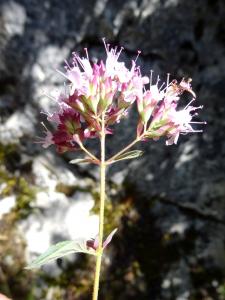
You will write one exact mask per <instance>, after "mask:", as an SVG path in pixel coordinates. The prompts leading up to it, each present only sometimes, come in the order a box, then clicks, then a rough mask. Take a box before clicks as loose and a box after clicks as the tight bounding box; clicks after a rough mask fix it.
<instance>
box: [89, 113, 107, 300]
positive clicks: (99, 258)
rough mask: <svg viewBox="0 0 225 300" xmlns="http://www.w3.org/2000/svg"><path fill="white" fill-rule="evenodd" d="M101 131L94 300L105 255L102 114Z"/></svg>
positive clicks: (95, 299) (103, 128)
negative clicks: (103, 254)
mask: <svg viewBox="0 0 225 300" xmlns="http://www.w3.org/2000/svg"><path fill="white" fill-rule="evenodd" d="M101 124H102V130H101V137H100V141H101V162H100V212H99V245H98V249H97V259H96V267H95V279H94V289H93V297H92V300H97V299H98V291H99V280H100V271H101V262H102V253H103V247H102V244H103V234H104V206H105V171H106V163H105V114H104V113H103V114H102V122H101Z"/></svg>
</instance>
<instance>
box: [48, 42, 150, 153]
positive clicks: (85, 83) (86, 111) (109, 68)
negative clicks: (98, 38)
mask: <svg viewBox="0 0 225 300" xmlns="http://www.w3.org/2000/svg"><path fill="white" fill-rule="evenodd" d="M104 45H105V49H106V55H107V57H106V61H105V62H103V61H100V62H97V63H94V64H92V63H91V62H90V60H89V56H88V52H87V49H85V52H86V57H80V56H78V54H77V53H73V58H72V64H71V65H69V64H68V63H66V66H65V70H66V71H65V73H63V72H61V71H58V72H59V73H60V74H61V75H63V76H64V77H65V78H66V79H67V80H68V81H69V82H70V83H69V91H68V90H67V91H65V92H64V93H61V94H60V95H59V97H58V98H56V101H57V103H58V109H57V111H56V112H54V113H46V114H47V119H48V121H49V122H51V123H54V124H55V125H56V131H55V132H53V133H52V138H51V142H52V144H55V145H56V147H57V149H58V151H60V152H62V151H70V150H73V149H77V143H76V142H75V141H74V140H73V135H74V134H78V135H79V136H80V138H81V140H84V139H87V138H93V137H97V136H99V132H100V130H101V116H102V113H104V121H105V131H106V134H111V133H112V130H111V129H110V126H111V125H113V124H114V123H118V122H120V120H121V118H123V117H125V116H126V115H127V114H128V111H129V108H130V107H131V105H132V104H133V103H134V102H135V101H136V99H137V96H138V95H140V94H141V93H142V90H143V86H144V84H145V83H147V81H148V79H147V78H146V77H142V75H141V73H140V69H139V68H138V67H137V66H136V60H135V61H132V66H131V68H130V69H128V68H127V67H126V66H125V64H124V62H119V57H120V54H121V52H122V50H123V48H120V49H119V50H117V48H111V47H110V46H109V45H106V43H105V41H104ZM49 137H50V133H48V138H46V140H48V141H49ZM43 145H45V146H48V145H51V144H50V143H45V139H43Z"/></svg>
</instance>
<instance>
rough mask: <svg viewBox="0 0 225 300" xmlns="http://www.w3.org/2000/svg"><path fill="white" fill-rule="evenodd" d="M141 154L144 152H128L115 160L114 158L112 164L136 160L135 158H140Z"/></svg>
mask: <svg viewBox="0 0 225 300" xmlns="http://www.w3.org/2000/svg"><path fill="white" fill-rule="evenodd" d="M143 153H144V152H143V151H141V150H132V151H129V152H125V153H123V154H121V155H119V156H117V158H115V159H114V160H113V161H112V162H115V161H120V160H125V159H133V158H137V157H140V156H142V154H143Z"/></svg>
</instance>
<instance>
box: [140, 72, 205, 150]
mask: <svg viewBox="0 0 225 300" xmlns="http://www.w3.org/2000/svg"><path fill="white" fill-rule="evenodd" d="M190 82H191V79H188V80H185V79H182V80H181V82H180V83H178V82H177V81H176V80H173V81H172V82H169V74H168V77H167V84H166V86H165V87H164V85H165V83H163V85H161V88H158V84H155V85H150V88H149V90H144V91H143V93H142V94H141V95H140V96H139V97H138V98H137V107H138V112H139V115H140V120H139V123H138V126H137V135H138V136H139V137H140V138H141V139H146V138H152V139H158V138H160V137H161V136H166V137H167V141H166V144H167V145H172V144H176V143H177V140H178V138H179V135H180V134H186V133H189V132H202V130H194V129H193V127H192V124H205V122H193V121H192V117H193V116H196V115H198V114H197V113H196V110H198V109H201V108H202V107H203V106H199V107H194V106H191V103H193V101H194V100H195V98H196V95H195V93H194V92H193V90H192V88H191V84H190ZM157 83H158V81H157ZM163 87H164V88H163ZM184 92H188V93H190V94H191V95H192V97H193V98H192V100H191V101H190V102H189V103H188V104H187V105H186V106H185V107H184V108H183V109H180V110H178V109H177V106H178V102H179V100H180V96H181V95H182V94H183V93H184ZM193 112H195V113H194V114H193Z"/></svg>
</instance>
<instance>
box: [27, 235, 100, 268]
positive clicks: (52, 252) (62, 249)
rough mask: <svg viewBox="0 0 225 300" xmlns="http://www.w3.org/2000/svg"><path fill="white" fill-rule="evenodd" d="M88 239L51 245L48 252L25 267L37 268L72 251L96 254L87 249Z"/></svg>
mask: <svg viewBox="0 0 225 300" xmlns="http://www.w3.org/2000/svg"><path fill="white" fill-rule="evenodd" d="M86 242H87V241H86V239H77V240H74V241H63V242H60V243H57V244H55V245H52V246H50V247H49V248H48V249H47V250H46V252H44V253H43V254H41V255H40V256H38V257H37V258H36V259H35V260H34V261H33V262H32V263H31V264H30V265H28V266H27V267H26V268H25V269H35V268H38V267H40V266H42V265H44V264H46V263H49V262H51V261H53V260H55V259H57V258H60V257H63V256H65V255H68V254H71V253H78V252H82V253H88V254H95V253H94V251H89V250H87V246H86Z"/></svg>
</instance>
